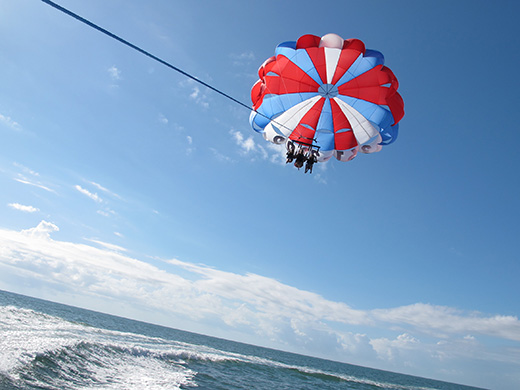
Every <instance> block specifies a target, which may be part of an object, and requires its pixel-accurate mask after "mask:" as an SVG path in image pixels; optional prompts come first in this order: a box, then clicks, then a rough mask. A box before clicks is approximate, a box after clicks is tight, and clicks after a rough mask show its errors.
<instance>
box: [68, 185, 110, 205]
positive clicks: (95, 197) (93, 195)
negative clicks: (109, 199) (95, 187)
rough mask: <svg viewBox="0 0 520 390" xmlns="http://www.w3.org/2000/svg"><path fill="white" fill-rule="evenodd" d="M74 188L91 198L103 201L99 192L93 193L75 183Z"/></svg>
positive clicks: (99, 201)
mask: <svg viewBox="0 0 520 390" xmlns="http://www.w3.org/2000/svg"><path fill="white" fill-rule="evenodd" d="M74 188H75V189H76V190H78V191H79V192H81V193H82V194H83V195H86V196H88V197H89V198H90V199H92V200H94V201H96V202H98V203H101V202H103V199H101V198H100V197H99V195H98V194H97V193H92V192H90V191H89V190H87V189H85V188H83V187H81V186H80V185H75V186H74Z"/></svg>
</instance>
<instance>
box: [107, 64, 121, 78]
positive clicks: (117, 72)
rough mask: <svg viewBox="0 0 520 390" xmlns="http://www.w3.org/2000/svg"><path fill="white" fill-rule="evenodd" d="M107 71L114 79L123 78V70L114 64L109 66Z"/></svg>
mask: <svg viewBox="0 0 520 390" xmlns="http://www.w3.org/2000/svg"><path fill="white" fill-rule="evenodd" d="M107 72H108V75H109V76H110V78H111V79H112V80H113V81H118V80H121V71H120V70H119V69H118V68H116V66H115V65H112V66H111V67H110V68H108V69H107Z"/></svg>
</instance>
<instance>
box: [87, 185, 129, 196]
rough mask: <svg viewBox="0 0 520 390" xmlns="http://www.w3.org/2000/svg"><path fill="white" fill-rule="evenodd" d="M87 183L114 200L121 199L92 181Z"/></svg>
mask: <svg viewBox="0 0 520 390" xmlns="http://www.w3.org/2000/svg"><path fill="white" fill-rule="evenodd" d="M88 183H89V184H90V185H92V186H94V187H96V188H97V189H98V190H100V191H103V192H104V193H106V194H108V195H110V196H112V197H114V198H117V199H122V198H121V196H119V195H118V194H116V193H115V192H113V191H111V190H109V189H108V188H106V187H103V186H102V185H101V184H98V183H96V182H94V181H89V182H88Z"/></svg>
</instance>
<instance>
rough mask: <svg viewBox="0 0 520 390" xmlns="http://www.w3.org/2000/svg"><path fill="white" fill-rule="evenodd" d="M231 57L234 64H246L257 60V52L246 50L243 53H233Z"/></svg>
mask: <svg viewBox="0 0 520 390" xmlns="http://www.w3.org/2000/svg"><path fill="white" fill-rule="evenodd" d="M230 58H231V59H232V60H233V65H234V66H244V65H247V64H250V63H252V62H254V61H255V60H256V57H255V54H254V53H253V52H252V51H245V52H242V53H239V54H237V53H232V54H230Z"/></svg>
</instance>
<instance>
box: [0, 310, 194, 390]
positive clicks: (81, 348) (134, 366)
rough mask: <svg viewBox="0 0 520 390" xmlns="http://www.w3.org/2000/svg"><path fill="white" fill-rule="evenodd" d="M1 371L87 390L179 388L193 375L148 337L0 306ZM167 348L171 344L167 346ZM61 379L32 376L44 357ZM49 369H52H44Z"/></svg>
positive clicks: (13, 376)
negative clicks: (97, 389)
mask: <svg viewBox="0 0 520 390" xmlns="http://www.w3.org/2000/svg"><path fill="white" fill-rule="evenodd" d="M0 333H1V334H2V336H3V337H1V338H0V355H1V356H2V359H1V361H0V372H1V373H2V374H3V375H6V376H7V377H9V378H10V379H11V380H12V381H14V382H17V381H20V377H21V376H22V375H23V376H24V380H25V381H29V382H31V383H32V384H33V385H34V386H36V387H37V386H41V387H45V386H46V385H47V386H48V385H51V386H52V387H54V388H63V389H66V388H75V389H87V388H91V387H92V386H93V385H94V384H95V387H96V388H100V389H113V390H119V389H121V390H122V389H151V390H155V389H157V390H159V389H168V390H170V389H171V390H175V389H179V388H180V386H181V385H187V384H192V385H193V382H192V380H193V377H194V376H195V374H196V373H195V372H193V371H192V370H190V369H188V368H186V367H184V366H183V365H182V364H181V362H176V361H172V360H169V361H165V360H163V359H160V358H158V357H160V356H161V355H162V354H163V353H164V352H165V351H164V350H157V349H154V348H150V346H151V345H156V343H155V340H153V339H150V338H147V337H146V336H141V335H136V334H131V333H123V332H116V331H108V330H103V329H99V328H94V327H90V326H86V325H83V324H78V323H73V322H69V321H65V320H63V319H61V318H59V317H54V316H51V315H47V314H42V313H38V312H35V311H33V310H29V309H20V308H16V307H13V306H2V307H0ZM170 347H171V346H170ZM43 357H44V358H45V360H46V361H47V362H49V361H50V362H52V365H53V366H54V367H56V368H55V370H57V371H59V375H57V376H56V377H54V378H53V379H52V383H48V381H49V380H50V379H49V378H51V377H52V376H48V377H47V378H41V377H40V376H38V375H36V374H33V371H34V369H35V368H38V367H39V366H42V365H43V363H42V358H43ZM47 370H51V368H48V369H47Z"/></svg>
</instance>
